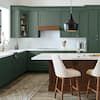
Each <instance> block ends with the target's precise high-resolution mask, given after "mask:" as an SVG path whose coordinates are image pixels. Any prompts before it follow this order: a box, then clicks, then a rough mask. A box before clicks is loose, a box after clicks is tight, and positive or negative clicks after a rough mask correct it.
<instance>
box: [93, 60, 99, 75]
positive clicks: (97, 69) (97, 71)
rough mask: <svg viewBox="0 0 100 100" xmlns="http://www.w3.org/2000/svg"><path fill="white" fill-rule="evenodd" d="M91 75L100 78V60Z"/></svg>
mask: <svg viewBox="0 0 100 100" xmlns="http://www.w3.org/2000/svg"><path fill="white" fill-rule="evenodd" d="M93 75H95V76H98V77H100V58H99V59H98V61H97V63H96V65H95V68H94V69H93Z"/></svg>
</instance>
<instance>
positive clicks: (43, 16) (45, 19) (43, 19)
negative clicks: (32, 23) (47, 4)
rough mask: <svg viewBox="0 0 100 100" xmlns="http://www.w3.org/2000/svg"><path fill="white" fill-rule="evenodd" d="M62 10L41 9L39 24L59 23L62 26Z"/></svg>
mask: <svg viewBox="0 0 100 100" xmlns="http://www.w3.org/2000/svg"><path fill="white" fill-rule="evenodd" d="M60 15H61V14H60V11H56V10H46V11H43V10H41V11H39V26H50V25H57V26H60V23H61V18H60Z"/></svg>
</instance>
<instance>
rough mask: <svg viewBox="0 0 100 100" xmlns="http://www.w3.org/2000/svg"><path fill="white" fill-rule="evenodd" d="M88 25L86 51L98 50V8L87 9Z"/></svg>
mask: <svg viewBox="0 0 100 100" xmlns="http://www.w3.org/2000/svg"><path fill="white" fill-rule="evenodd" d="M88 17H89V20H88V22H89V25H88V38H89V44H88V46H87V47H88V48H87V49H88V52H98V39H97V38H96V36H97V35H98V10H95V9H89V16H88Z"/></svg>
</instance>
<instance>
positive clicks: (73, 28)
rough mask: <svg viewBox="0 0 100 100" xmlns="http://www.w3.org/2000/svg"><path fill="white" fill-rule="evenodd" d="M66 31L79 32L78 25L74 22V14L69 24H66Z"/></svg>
mask: <svg viewBox="0 0 100 100" xmlns="http://www.w3.org/2000/svg"><path fill="white" fill-rule="evenodd" d="M64 30H65V31H67V32H76V31H77V30H78V24H77V23H76V22H75V21H74V19H73V16H72V13H71V14H70V19H69V20H68V22H67V23H65V24H64Z"/></svg>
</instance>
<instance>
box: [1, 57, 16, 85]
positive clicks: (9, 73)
mask: <svg viewBox="0 0 100 100" xmlns="http://www.w3.org/2000/svg"><path fill="white" fill-rule="evenodd" d="M13 65H14V60H13V56H9V57H5V58H1V59H0V87H2V86H4V85H7V84H8V83H9V82H11V81H12V80H13V79H14V74H15V73H14V66H13Z"/></svg>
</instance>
